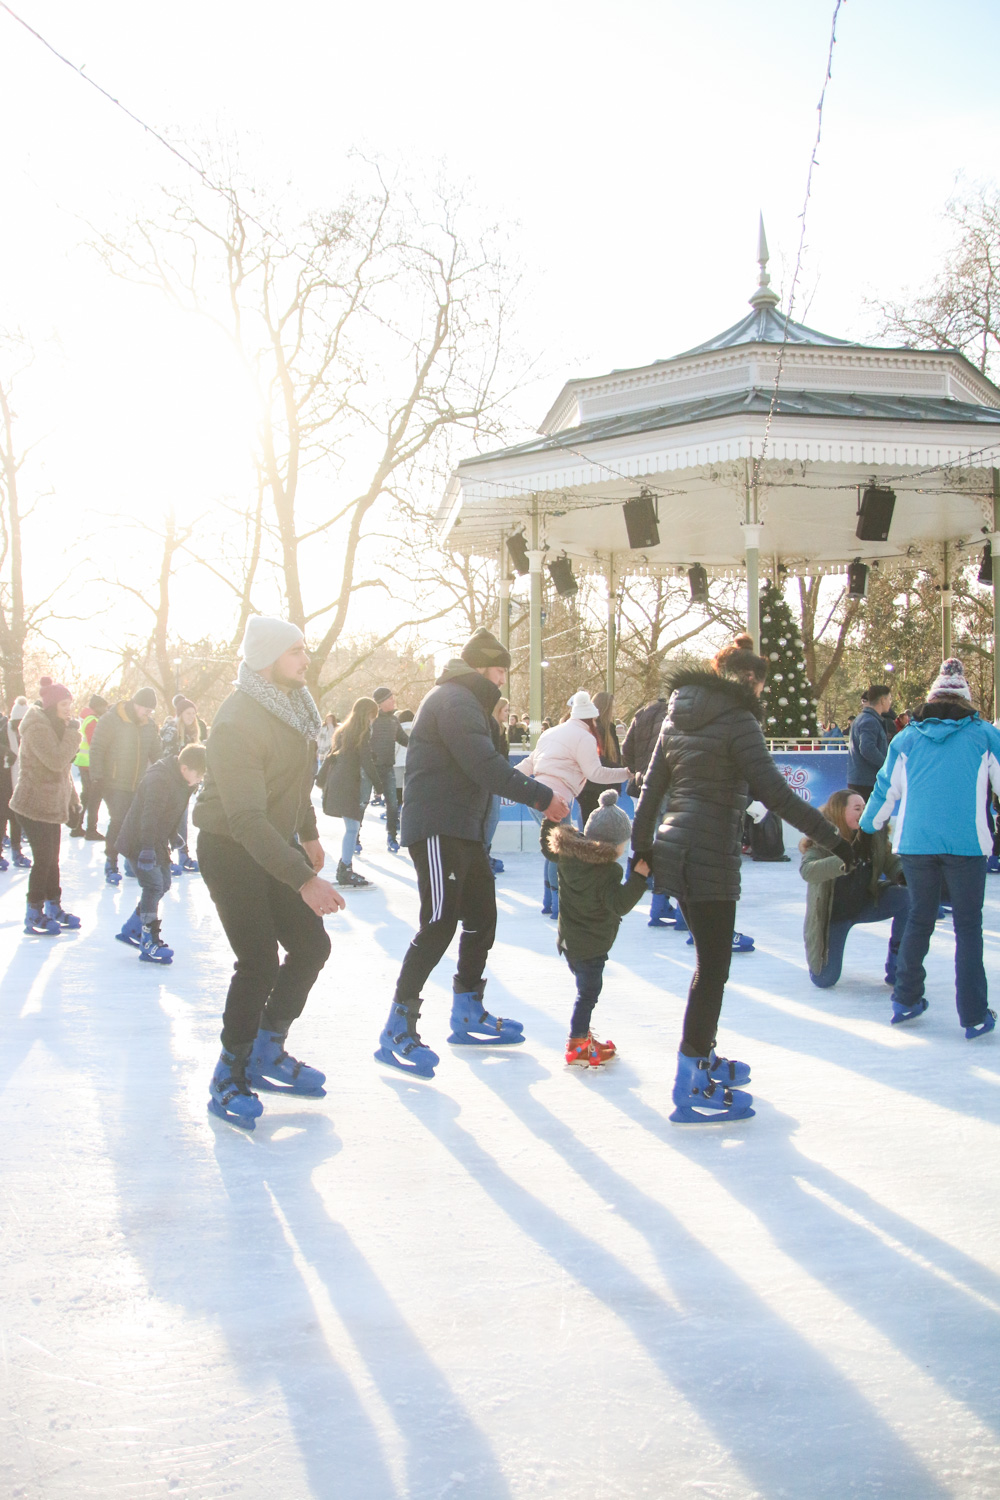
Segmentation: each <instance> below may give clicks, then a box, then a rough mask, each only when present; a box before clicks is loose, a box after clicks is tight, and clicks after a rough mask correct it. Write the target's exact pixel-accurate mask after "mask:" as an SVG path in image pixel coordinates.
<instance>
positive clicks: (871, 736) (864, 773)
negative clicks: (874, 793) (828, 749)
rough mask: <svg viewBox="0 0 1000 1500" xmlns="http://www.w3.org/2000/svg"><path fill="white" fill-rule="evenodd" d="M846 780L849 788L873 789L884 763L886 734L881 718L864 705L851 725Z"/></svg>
mask: <svg viewBox="0 0 1000 1500" xmlns="http://www.w3.org/2000/svg"><path fill="white" fill-rule="evenodd" d="M848 746H849V748H848V755H847V779H848V781H849V782H850V783H851V785H852V786H874V785H875V778H876V776H877V775H878V773H879V771H880V770H881V769H882V766H883V765H884V763H885V756H886V751H887V750H888V748H889V731H888V730H887V729H886V725H885V720H884V719H883V718H882V715H881V714H879V713H876V712H875V710H874V709H873V708H872V706H871V704H870V703H866V704H865V706H864V708H863V709H862V710H861V712H860V713H859V714H858V716H857V718H856V719H855V720H854V723H853V724H852V725H851V737H850V740H849V741H848Z"/></svg>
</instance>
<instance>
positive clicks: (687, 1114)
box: [670, 1104, 757, 1125]
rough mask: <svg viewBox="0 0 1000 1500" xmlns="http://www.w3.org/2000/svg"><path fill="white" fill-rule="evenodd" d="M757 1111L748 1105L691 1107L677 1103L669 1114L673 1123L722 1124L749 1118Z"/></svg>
mask: <svg viewBox="0 0 1000 1500" xmlns="http://www.w3.org/2000/svg"><path fill="white" fill-rule="evenodd" d="M756 1113H757V1111H756V1110H755V1109H751V1107H750V1106H749V1105H747V1106H746V1108H745V1109H713V1110H707V1109H706V1110H697V1109H692V1107H691V1105H690V1104H678V1106H677V1108H676V1109H675V1110H674V1112H673V1114H672V1115H671V1116H670V1118H671V1120H672V1121H673V1122H674V1124H675V1125H722V1124H724V1123H725V1122H726V1120H749V1119H750V1118H751V1116H752V1115H755V1114H756Z"/></svg>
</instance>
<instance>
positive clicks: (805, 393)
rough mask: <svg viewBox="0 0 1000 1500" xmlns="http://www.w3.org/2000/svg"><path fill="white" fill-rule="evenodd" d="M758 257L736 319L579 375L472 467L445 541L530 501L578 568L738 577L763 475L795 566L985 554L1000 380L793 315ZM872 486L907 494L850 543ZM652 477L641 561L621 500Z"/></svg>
mask: <svg viewBox="0 0 1000 1500" xmlns="http://www.w3.org/2000/svg"><path fill="white" fill-rule="evenodd" d="M758 260H759V264H760V278H759V285H758V286H757V288H756V290H755V292H754V295H753V296H752V297H751V299H750V304H751V313H750V314H749V315H748V316H747V317H745V318H743V319H742V320H741V321H740V322H739V323H736V324H734V325H733V326H732V327H731V328H728V329H726V330H725V331H724V332H723V333H720V334H718V335H717V336H716V337H715V338H712V339H708V340H707V341H706V342H704V343H702V344H699V345H697V346H696V347H695V348H693V349H689V350H687V351H685V352H684V353H683V354H679V355H676V356H674V357H673V358H671V359H666V360H656V361H654V362H653V363H652V364H649V365H644V366H639V367H637V368H634V369H627V370H614V371H611V372H610V373H609V374H607V375H603V376H599V377H595V378H590V379H578V380H571V381H569V382H568V383H567V384H566V385H565V386H564V388H563V390H562V392H561V393H560V395H559V397H558V398H557V400H556V401H555V403H554V404H553V406H552V408H551V409H550V411H549V413H548V414H547V416H546V418H545V420H544V421H543V423H542V425H541V428H540V436H539V437H537V438H534V439H531V440H530V441H528V442H525V443H520V444H517V445H516V446H514V447H511V448H506V449H502V450H499V451H497V452H494V453H486V454H480V455H477V456H475V457H472V458H469V459H466V460H465V461H464V462H463V463H461V464H460V465H459V467H458V469H457V470H456V472H455V474H454V475H453V476H452V479H451V481H450V483H449V486H448V489H447V491H446V494H445V496H444V499H443V501H442V504H441V507H440V511H439V522H440V527H441V532H442V535H443V536H445V537H447V539H448V542H449V544H450V545H452V546H459V547H461V548H462V549H463V550H466V551H469V552H473V551H484V550H485V551H494V550H495V549H496V547H497V546H498V544H499V538H500V534H501V532H503V531H508V532H509V531H511V530H514V529H516V528H517V526H518V525H519V524H521V523H522V522H523V521H524V520H525V519H526V518H527V517H528V516H529V515H530V514H531V513H532V510H533V509H534V510H535V511H536V512H537V514H538V515H539V516H540V517H541V518H542V523H543V531H544V539H545V543H546V544H547V546H548V547H549V549H550V551H552V552H555V553H556V554H558V553H559V552H561V551H566V552H567V553H568V554H569V555H570V556H571V557H573V558H575V559H577V560H578V561H580V562H584V563H586V561H587V560H588V559H593V560H594V561H595V562H596V563H598V564H601V563H603V562H606V559H607V557H608V555H609V554H612V553H613V554H614V555H615V565H616V567H617V568H618V569H619V570H620V571H629V570H632V569H634V570H636V571H646V570H649V571H663V570H667V569H669V568H671V567H676V566H688V565H690V564H691V563H693V562H700V563H702V564H703V565H705V566H706V567H707V568H709V569H710V570H713V571H717V572H718V571H729V570H731V569H733V570H735V569H738V568H739V567H740V566H741V565H742V562H743V559H744V552H745V541H744V535H743V530H742V526H741V522H742V521H743V520H745V519H746V509H745V507H746V489H747V482H748V479H749V478H751V477H753V475H754V474H756V477H757V480H758V497H759V519H760V520H761V521H762V522H763V532H762V536H761V553H762V558H768V557H774V558H780V559H781V560H782V561H783V562H784V563H785V564H786V565H790V566H791V567H792V570H793V571H835V570H837V569H839V568H840V567H842V566H844V565H846V563H847V562H849V561H850V560H851V559H852V558H855V557H858V556H860V557H862V558H863V559H864V560H869V561H870V560H873V559H876V558H885V559H890V558H901V557H903V556H905V555H906V554H908V553H910V554H912V553H913V552H914V551H921V550H922V549H924V548H933V547H939V546H940V544H941V543H942V542H945V541H947V542H950V543H952V544H954V545H955V546H956V547H959V546H964V547H966V548H967V549H969V552H970V555H971V550H972V549H974V548H975V547H976V546H977V545H978V546H979V547H981V546H982V542H983V536H982V532H983V529H984V527H986V526H987V525H988V526H989V529H991V530H992V502H991V500H988V496H989V494H990V485H989V473H988V471H989V469H990V468H991V466H993V465H1000V389H998V388H997V387H996V386H995V385H993V384H992V382H990V381H989V380H987V379H986V378H985V377H984V376H982V375H981V374H980V373H979V372H978V371H977V370H976V368H975V367H974V366H973V365H972V364H971V363H970V362H969V361H968V360H967V359H965V357H964V356H963V355H961V354H959V353H957V352H953V351H948V350H917V349H884V348H877V347H872V346H867V345H861V344H856V343H852V342H850V341H849V340H845V339H838V338H833V337H831V336H829V335H827V334H823V333H819V332H817V331H816V330H814V329H811V328H807V327H806V326H805V325H803V324H800V323H795V322H793V321H792V320H791V319H788V318H786V317H785V316H784V315H783V314H781V313H780V312H779V311H778V310H777V301H778V298H777V295H776V294H775V293H774V292H773V291H772V290H771V288H770V285H769V278H768V275H767V270H766V267H767V245H766V241H765V240H764V237H763V228H762V229H761V238H760V249H759V255H758ZM779 363H780V370H781V377H780V384H779V396H778V400H777V403H776V405H775V408H774V412H773V415H772V416H771V420H770V424H769V423H768V414H769V412H770V409H771V403H772V396H773V392H774V384H775V377H776V375H777V374H778V369H779ZM765 431H766V432H767V446H766V452H765V456H764V459H763V461H761V460H760V455H761V452H762V450H763V449H764V440H765ZM873 481H876V482H879V483H884V484H891V487H892V488H893V489H894V490H895V492H896V497H897V498H896V508H895V513H894V516H893V522H892V528H891V530H890V534H889V539H888V541H886V542H885V543H871V542H864V543H863V542H859V541H858V540H857V539H856V536H855V527H856V520H857V505H858V487H859V486H865V485H867V484H870V483H872V482H873ZM643 486H645V487H647V488H648V489H649V490H651V491H652V493H653V494H654V496H655V497H656V498H657V502H658V510H659V532H660V544H659V546H658V547H656V548H653V549H651V550H650V551H649V552H648V553H643V554H638V553H635V552H632V551H630V549H629V547H628V538H627V534H626V530H625V522H624V517H623V514H622V510H621V506H622V504H623V503H624V501H626V500H628V499H631V498H634V497H635V495H637V494H638V493H639V491H640V489H641V488H642V487H643ZM806 564H809V567H808V568H807V567H806V566H805V565H806Z"/></svg>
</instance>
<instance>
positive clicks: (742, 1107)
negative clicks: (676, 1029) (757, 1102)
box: [670, 1052, 754, 1125]
mask: <svg viewBox="0 0 1000 1500" xmlns="http://www.w3.org/2000/svg"><path fill="white" fill-rule="evenodd" d="M708 1064H709V1059H708V1058H707V1057H686V1056H685V1055H684V1053H683V1052H679V1053H678V1054H677V1078H676V1081H675V1082H674V1091H673V1101H674V1110H673V1113H672V1114H671V1116H670V1118H671V1120H673V1122H674V1123H675V1124H676V1125H712V1124H716V1123H717V1122H719V1121H722V1120H747V1119H749V1118H750V1116H751V1115H752V1114H753V1113H754V1110H753V1096H752V1095H750V1094H745V1093H743V1092H742V1090H741V1089H731V1088H727V1087H726V1086H725V1085H724V1084H721V1083H719V1082H717V1080H716V1079H714V1078H712V1077H711V1076H710V1075H709V1071H708Z"/></svg>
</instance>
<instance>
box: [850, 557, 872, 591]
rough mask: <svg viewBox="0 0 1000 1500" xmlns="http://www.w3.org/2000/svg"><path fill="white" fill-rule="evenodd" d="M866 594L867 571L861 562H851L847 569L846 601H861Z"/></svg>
mask: <svg viewBox="0 0 1000 1500" xmlns="http://www.w3.org/2000/svg"><path fill="white" fill-rule="evenodd" d="M867 592H868V569H867V568H866V567H865V565H864V563H863V562H852V563H851V564H850V565H849V566H848V569H847V597H848V599H863V598H864V597H865V595H866V594H867Z"/></svg>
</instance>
